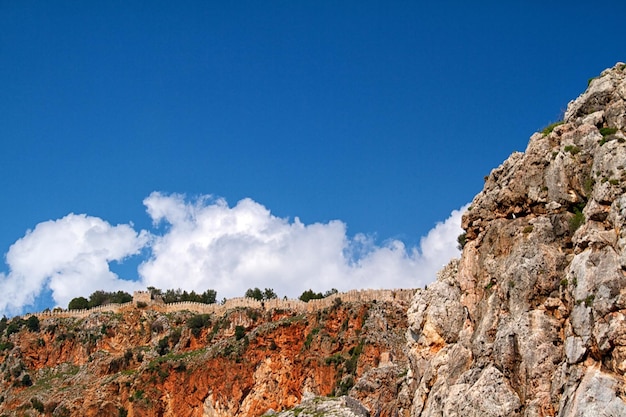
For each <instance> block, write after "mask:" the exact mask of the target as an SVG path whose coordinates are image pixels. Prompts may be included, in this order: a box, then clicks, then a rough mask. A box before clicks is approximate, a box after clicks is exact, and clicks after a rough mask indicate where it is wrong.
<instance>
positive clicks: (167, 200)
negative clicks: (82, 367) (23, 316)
mask: <svg viewBox="0 0 626 417" xmlns="http://www.w3.org/2000/svg"><path fill="white" fill-rule="evenodd" d="M144 204H145V206H146V209H147V213H148V215H149V216H150V218H151V219H152V221H153V225H154V230H153V231H152V232H149V231H145V230H142V231H136V230H134V228H133V227H132V226H131V225H128V224H123V225H117V226H112V225H110V224H109V223H107V222H106V221H104V220H102V219H99V218H96V217H90V216H87V215H75V214H69V215H68V216H65V217H63V218H62V219H58V220H51V221H47V222H43V223H40V224H38V225H37V226H36V227H35V229H34V230H33V231H28V232H27V233H26V235H25V236H24V237H23V238H21V239H19V240H18V241H17V242H15V243H14V244H13V245H12V246H11V248H10V249H9V251H8V253H7V254H6V262H7V265H8V267H9V272H8V273H6V274H1V273H0V291H1V292H2V294H3V295H5V297H3V298H2V300H0V314H3V313H4V314H19V313H21V312H22V310H23V309H24V308H25V307H26V306H29V305H32V303H33V301H34V299H35V298H36V297H37V296H38V295H39V294H41V293H42V292H43V291H46V290H50V291H51V294H52V298H53V299H54V302H55V303H56V304H57V305H59V306H61V307H67V304H68V302H69V301H70V300H71V299H72V298H74V297H78V296H88V295H89V294H91V293H92V292H93V291H96V290H99V289H102V290H106V291H117V290H124V291H128V292H131V291H133V290H135V289H144V288H146V287H147V286H154V287H157V288H161V289H168V288H182V289H185V290H188V291H191V290H194V291H196V292H204V291H205V290H207V289H214V290H216V291H217V294H218V298H220V299H221V298H223V297H226V298H230V297H238V296H242V295H243V293H244V292H245V291H246V289H248V288H253V287H259V288H262V289H263V288H273V289H274V291H275V292H276V293H277V294H278V295H280V296H283V295H286V296H288V297H297V296H299V295H300V294H301V293H302V291H304V290H307V289H309V288H311V289H313V290H314V291H321V292H324V291H326V290H328V289H330V288H337V289H338V290H340V291H343V290H348V289H353V288H415V287H421V286H423V285H425V284H427V283H429V282H431V281H433V280H434V278H435V274H436V272H437V271H438V270H439V269H440V268H441V267H442V266H443V265H445V264H446V263H447V262H448V261H449V260H450V259H451V258H453V257H455V256H458V255H459V251H458V249H457V242H456V238H457V236H458V235H459V234H460V233H461V231H462V230H461V228H460V223H461V215H462V213H463V211H464V210H465V207H463V208H461V209H459V210H454V211H453V212H452V213H451V214H450V216H449V217H448V219H446V220H445V221H444V222H442V223H438V224H437V225H436V226H435V227H434V228H433V229H432V230H431V231H430V232H429V233H428V234H427V235H426V236H424V237H423V238H422V239H421V241H420V245H419V248H415V247H413V248H407V247H405V245H404V244H403V243H402V242H401V241H398V240H389V241H387V242H384V243H383V244H376V242H375V241H374V239H373V238H372V237H370V236H366V235H364V234H357V235H356V236H354V237H352V238H350V237H348V236H347V234H346V225H345V224H344V223H343V222H341V221H338V220H335V221H331V222H328V223H313V224H308V225H307V224H303V223H302V222H301V221H300V220H299V219H298V218H297V217H296V218H295V219H294V220H293V221H290V220H288V219H284V218H280V217H276V216H274V215H272V214H271V212H270V211H269V210H268V209H267V208H266V207H264V206H263V205H261V204H259V203H257V202H255V201H253V200H251V199H244V200H241V201H239V202H238V203H237V204H236V205H235V206H233V207H230V206H228V204H227V203H226V201H225V200H223V199H213V198H211V197H209V196H203V197H200V198H198V199H195V200H193V201H190V200H187V199H185V197H184V196H182V195H178V194H171V195H165V194H161V193H157V192H155V193H152V194H151V195H150V196H148V197H147V198H146V199H145V200H144ZM142 249H143V251H142ZM144 252H147V253H148V256H147V258H146V259H144V260H143V262H142V263H141V264H140V265H139V268H138V276H137V277H134V280H128V279H122V278H120V277H119V276H118V275H116V274H115V273H113V272H112V271H111V270H110V268H109V263H110V262H113V261H118V262H122V261H124V260H125V259H126V258H128V257H130V256H135V255H138V254H140V253H144Z"/></svg>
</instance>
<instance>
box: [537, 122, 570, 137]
mask: <svg viewBox="0 0 626 417" xmlns="http://www.w3.org/2000/svg"><path fill="white" fill-rule="evenodd" d="M563 123H565V122H564V121H562V120H561V121H558V122H554V123H550V124H549V125H548V126H546V127H544V128H543V129H542V130H541V133H542V134H544V135H549V134H550V133H552V131H553V130H554V128H555V127H557V126H560V125H562V124H563Z"/></svg>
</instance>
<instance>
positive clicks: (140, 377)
mask: <svg viewBox="0 0 626 417" xmlns="http://www.w3.org/2000/svg"><path fill="white" fill-rule="evenodd" d="M346 298H348V297H346ZM407 308H408V302H406V301H404V300H403V299H398V300H395V301H381V300H371V301H353V302H350V301H343V300H342V299H341V298H340V297H335V298H334V299H333V302H332V303H331V305H330V306H329V307H326V308H321V309H318V310H315V311H311V312H302V311H301V310H287V309H278V308H267V309H264V308H252V307H238V308H234V309H231V310H229V311H227V312H226V313H225V314H224V315H215V314H198V313H196V312H191V311H176V312H168V313H165V312H161V311H158V310H155V309H152V308H151V307H150V306H147V307H141V308H136V307H130V308H127V309H125V310H124V311H120V312H117V313H115V312H102V311H100V312H94V313H92V314H89V315H87V316H86V317H67V318H64V317H48V318H45V319H41V320H38V319H36V316H31V318H29V319H28V320H23V319H22V318H20V317H16V318H14V319H12V320H10V321H8V322H7V321H6V320H3V321H2V322H0V371H1V372H0V416H5V415H6V416H20V417H21V416H24V415H29V416H37V415H45V416H55V417H68V416H80V417H86V416H87V417H88V416H94V417H95V416H98V417H102V416H111V417H119V416H127V417H139V416H142V417H144V416H145V417H156V416H160V417H184V416H188V417H235V416H246V417H247V416H260V415H262V414H264V413H266V412H267V411H268V410H275V412H282V411H283V410H286V409H289V408H293V407H297V406H299V404H300V402H301V400H302V398H303V397H304V398H308V397H311V396H317V397H326V396H330V395H336V396H338V397H340V396H343V395H346V394H349V395H350V397H351V398H350V399H347V400H346V399H344V400H342V401H343V403H344V405H346V404H347V405H348V406H349V407H348V409H350V410H352V411H350V412H352V413H354V412H355V410H357V409H360V408H359V407H364V408H363V410H366V411H367V412H369V413H371V415H377V416H383V417H384V416H389V417H391V416H396V415H406V416H408V413H409V409H410V397H409V396H408V395H404V396H399V395H397V393H398V392H399V391H402V388H403V387H402V381H403V380H404V378H403V376H404V375H405V374H406V373H407V370H408V361H407V358H406V354H405V350H406V341H405V336H404V334H405V332H406V329H407V326H408V325H407V318H406V310H407ZM387 381H394V382H395V383H394V384H388V383H387ZM406 391H407V390H406V389H405V390H404V392H406ZM398 397H400V398H402V400H398ZM322 400H324V399H318V400H317V402H318V403H319V402H322ZM324 402H325V401H324ZM328 404H329V406H330V404H335V403H333V402H330V403H328ZM359 404H362V405H359ZM305 405H306V404H305ZM335 405H337V404H335ZM357 405H359V406H358V407H357ZM331 409H332V410H335V409H336V410H343V408H342V407H339V406H337V407H335V406H333V407H330V408H329V410H331ZM320 410H321V409H320ZM344 411H345V410H344ZM329 412H330V411H329ZM333 412H334V411H333ZM337 412H338V413H339V412H340V411H337ZM341 412H342V413H343V411H341ZM357 414H358V413H357ZM318 415H319V414H318ZM336 415H350V414H336Z"/></svg>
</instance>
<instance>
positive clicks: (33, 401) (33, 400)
mask: <svg viewBox="0 0 626 417" xmlns="http://www.w3.org/2000/svg"><path fill="white" fill-rule="evenodd" d="M30 403H31V405H32V406H33V408H34V409H35V410H37V411H39V412H40V413H43V410H44V406H43V403H42V402H41V401H39V399H38V398H35V397H33V398H31V399H30Z"/></svg>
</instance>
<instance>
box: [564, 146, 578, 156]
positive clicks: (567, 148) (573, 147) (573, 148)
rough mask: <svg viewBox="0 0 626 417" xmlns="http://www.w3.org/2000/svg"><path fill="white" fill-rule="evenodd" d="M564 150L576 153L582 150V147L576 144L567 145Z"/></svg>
mask: <svg viewBox="0 0 626 417" xmlns="http://www.w3.org/2000/svg"><path fill="white" fill-rule="evenodd" d="M563 150H564V151H565V152H569V153H571V154H572V155H576V154H577V153H579V152H580V148H579V147H578V146H576V145H567V146H566V147H565V148H563Z"/></svg>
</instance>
